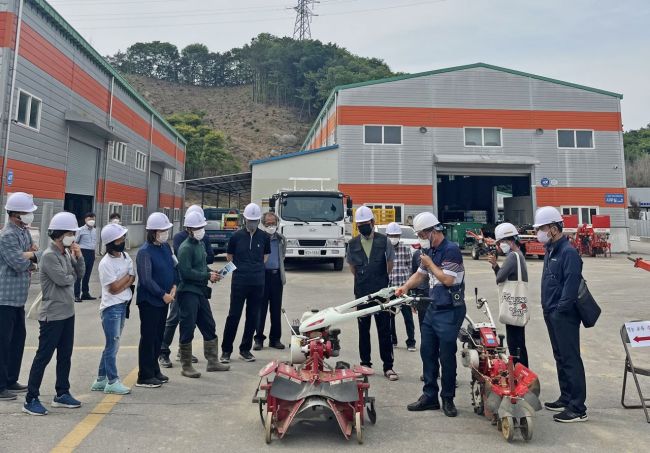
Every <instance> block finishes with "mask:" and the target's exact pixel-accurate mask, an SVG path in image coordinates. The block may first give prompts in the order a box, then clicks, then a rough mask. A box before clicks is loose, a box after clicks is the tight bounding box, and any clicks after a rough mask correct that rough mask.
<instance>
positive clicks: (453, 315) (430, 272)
mask: <svg viewBox="0 0 650 453" xmlns="http://www.w3.org/2000/svg"><path fill="white" fill-rule="evenodd" d="M5 209H6V211H7V218H8V222H7V224H6V225H5V227H4V228H3V230H2V232H0V401H1V400H15V399H16V398H17V394H19V393H26V396H25V403H24V405H23V411H24V412H26V413H28V414H31V415H46V414H47V413H48V411H47V409H46V408H45V406H43V404H42V403H41V402H40V400H39V396H40V393H39V390H40V386H41V382H42V379H43V375H44V372H45V368H46V367H47V365H48V364H49V362H50V360H51V359H52V356H53V355H54V352H55V351H56V353H57V364H56V384H55V390H56V396H55V397H54V398H53V401H52V407H63V408H78V407H80V406H81V402H80V401H79V400H77V399H76V398H74V397H73V396H72V394H71V393H70V382H69V374H70V366H71V356H72V350H73V341H74V327H75V309H74V304H75V302H79V301H80V300H94V298H93V297H92V296H91V294H90V291H89V288H88V278H89V275H90V272H91V271H92V265H93V261H94V258H95V252H94V251H95V247H96V240H97V239H96V235H97V233H96V232H95V225H94V219H95V216H94V215H93V214H88V215H86V216H85V219H84V221H85V224H84V226H82V227H81V228H79V227H78V222H77V219H76V217H75V216H74V214H72V213H69V212H60V213H58V214H56V215H54V216H53V217H52V219H51V221H50V224H49V228H48V236H49V239H50V244H49V246H48V247H47V249H46V250H44V251H39V250H38V247H37V246H36V244H34V243H33V241H32V238H31V235H30V233H29V229H28V225H30V224H31V223H32V222H33V220H34V212H35V211H36V209H37V207H36V206H35V205H34V202H33V198H32V196H31V195H29V194H26V193H21V192H19V193H14V194H12V195H11V196H10V197H9V198H8V200H7V204H6V206H5ZM243 216H244V219H245V225H244V228H242V229H240V230H238V231H237V232H236V233H235V234H234V235H233V236H232V238H231V239H230V241H229V244H228V250H227V261H228V262H231V263H232V264H233V265H234V268H235V270H234V273H233V275H232V281H231V291H230V307H229V311H228V315H227V318H226V322H225V327H224V334H223V338H222V342H221V345H220V347H221V355H220V356H219V343H218V337H217V333H216V322H215V319H214V316H213V314H212V309H211V307H210V303H209V301H210V298H211V295H212V286H211V285H212V284H215V283H216V282H218V281H220V280H221V279H222V278H223V276H224V275H225V274H224V273H222V272H216V271H214V270H212V269H211V268H210V267H209V264H211V263H212V262H213V261H214V255H213V253H212V249H211V246H210V243H209V241H208V240H207V238H206V234H205V226H206V225H207V222H206V219H205V216H204V213H203V210H202V209H201V207H199V206H196V205H195V206H192V207H190V208H188V210H187V211H186V213H185V217H184V220H183V227H184V229H183V230H182V231H180V232H178V233H177V234H176V235H175V236H174V238H173V241H172V243H173V247H172V246H170V245H169V240H170V238H169V231H170V229H171V228H172V226H173V225H172V223H171V222H170V221H169V219H168V218H167V216H166V215H164V214H162V213H158V212H156V213H153V214H151V215H150V216H149V217H148V219H147V222H146V226H145V229H146V241H145V243H144V245H143V246H142V247H141V248H140V249H139V251H138V253H137V256H136V260H135V264H134V263H133V261H132V259H131V257H130V256H129V255H128V254H127V253H126V252H125V244H126V236H127V233H128V230H127V229H126V228H124V227H123V226H122V225H121V222H120V218H119V215H117V216H112V218H111V222H110V223H109V224H108V225H106V226H105V227H104V228H103V229H102V230H101V233H100V237H101V240H102V243H103V244H104V245H105V248H106V253H105V255H104V256H103V258H102V259H101V262H100V263H99V266H98V272H99V281H100V284H101V288H102V290H101V291H102V294H101V302H100V304H99V311H100V320H101V326H102V329H103V331H104V335H105V347H104V350H103V352H102V355H101V357H100V361H99V366H98V370H97V377H96V379H95V381H94V382H93V383H92V385H91V390H93V391H101V392H104V393H107V394H120V395H123V394H128V393H130V392H131V389H130V388H128V387H127V386H126V385H124V384H123V382H122V381H121V379H120V375H119V372H118V369H117V360H116V358H117V353H118V350H119V345H120V337H121V335H122V331H123V329H124V326H125V323H126V319H127V318H128V317H129V312H130V305H131V301H132V299H133V298H134V296H135V299H136V304H137V306H138V309H139V315H140V343H139V347H138V365H139V370H138V377H137V381H136V386H138V387H146V388H156V387H161V386H162V385H163V384H165V383H166V382H168V381H169V378H168V377H167V376H165V375H164V374H163V373H162V372H161V367H162V368H171V367H172V366H173V365H172V360H171V357H170V355H171V350H170V344H171V342H172V341H173V337H174V334H175V331H176V328H179V330H180V333H179V351H178V355H177V358H178V359H179V360H180V363H181V374H182V375H183V376H185V377H188V378H199V377H200V376H201V373H200V372H199V371H197V370H196V369H195V368H194V366H193V365H194V364H195V363H197V362H198V359H197V358H196V357H195V356H194V355H193V354H192V352H193V350H192V343H193V339H194V332H195V330H196V328H197V327H198V329H199V331H200V332H201V335H202V337H203V352H204V356H205V359H206V361H207V366H206V371H208V372H213V371H228V370H229V369H230V365H229V363H230V361H231V355H232V352H233V343H234V340H235V336H236V333H237V329H238V326H239V323H240V320H241V316H242V314H243V313H244V308H245V313H246V320H245V325H244V332H243V335H242V340H241V342H240V344H239V357H240V358H241V359H242V360H244V361H249V362H251V361H254V360H255V357H254V356H253V354H252V352H251V350H255V351H259V350H261V349H262V348H263V347H264V342H265V340H266V336H265V335H264V332H265V323H266V318H267V314H268V313H269V312H270V319H271V329H270V333H269V342H268V345H269V347H271V348H276V349H284V348H285V346H284V344H282V342H281V332H282V329H281V310H282V308H281V307H282V294H283V286H284V284H285V283H286V276H285V271H284V256H285V251H286V239H285V238H284V237H283V236H282V235H281V234H280V232H279V231H278V217H277V216H276V215H275V214H274V213H273V212H267V213H264V214H262V212H261V209H260V207H259V206H257V205H255V204H253V203H251V204H249V205H248V206H247V207H246V209H245V210H244V213H243ZM355 221H356V225H357V228H358V231H359V235H358V236H357V237H355V238H354V239H352V240H351V241H350V243H349V247H348V254H347V261H348V264H349V266H350V270H351V272H352V274H353V275H354V294H355V297H357V298H360V297H363V296H365V295H368V294H371V293H373V292H376V291H378V290H380V289H383V288H386V287H388V286H396V287H398V289H397V290H396V294H397V295H398V296H399V295H403V294H413V295H417V296H426V298H424V300H426V302H425V301H422V302H419V304H418V306H417V315H418V323H419V325H420V333H421V345H420V355H421V358H422V367H423V373H422V376H421V379H422V380H423V382H424V386H423V390H422V395H421V396H420V397H419V399H418V400H417V401H416V402H414V403H412V404H409V405H408V410H409V411H424V410H436V409H440V408H442V409H443V411H444V413H445V415H447V416H449V417H455V416H456V415H457V409H456V407H455V405H454V397H455V389H456V352H457V343H456V341H457V340H456V339H457V335H458V332H459V329H460V327H461V323H462V322H463V320H464V318H465V314H466V306H465V268H464V265H463V257H462V254H461V252H460V249H459V247H458V245H457V244H455V243H453V242H451V241H449V240H448V239H447V238H446V237H445V234H444V231H445V228H444V225H443V224H442V223H440V222H439V221H438V219H437V218H436V216H435V215H434V214H432V213H430V212H423V213H420V214H418V215H417V216H416V217H415V218H414V219H413V227H414V229H415V231H416V233H417V235H418V238H419V244H420V247H419V250H416V251H412V250H411V248H410V247H409V246H406V245H404V244H402V243H401V242H400V239H401V229H400V226H399V225H398V224H395V223H393V224H391V225H388V227H387V229H386V235H383V234H381V233H379V232H377V231H375V219H374V216H373V213H372V210H370V209H369V208H367V207H365V206H362V207H360V208H359V209H357V211H356V213H355ZM562 227H563V225H562V216H561V215H560V213H559V212H558V211H557V210H556V209H555V208H553V207H543V208H540V209H539V210H538V211H537V213H536V218H535V228H536V230H537V236H538V240H539V241H540V242H542V243H544V244H545V245H546V250H547V253H546V256H545V260H544V271H543V275H542V307H543V311H544V319H545V321H546V325H547V327H548V332H549V337H550V341H551V346H552V349H553V354H554V356H555V360H556V364H557V372H558V380H559V384H560V390H561V394H560V397H559V398H558V399H557V400H556V401H554V402H549V403H546V404H545V406H546V408H547V409H549V410H553V411H557V412H558V414H557V415H555V420H556V421H558V422H576V421H585V420H587V414H586V407H585V404H584V403H585V399H586V384H585V376H584V367H583V365H582V360H581V358H580V343H579V328H580V317H579V314H578V312H577V308H576V302H577V297H578V286H579V282H580V278H581V272H582V262H581V260H580V257H579V256H578V254H577V252H576V251H575V249H573V248H572V247H570V244H568V241H567V239H566V237H565V236H564V235H563V233H562ZM495 233H496V239H497V246H498V248H499V250H500V251H501V253H502V254H504V255H505V256H506V258H505V260H504V262H503V264H502V265H499V264H498V263H497V257H496V255H493V256H491V257H490V259H489V263H490V265H491V266H492V268H493V270H494V272H495V274H496V283H497V284H499V285H503V284H504V282H506V281H512V280H523V281H527V280H528V273H527V269H526V265H525V259H524V256H523V254H522V253H521V249H520V244H519V240H518V232H517V229H516V228H515V227H514V226H513V225H511V224H501V225H499V226H498V227H497V229H496V231H495ZM91 248H92V251H93V252H92V257H91V256H90V255H91V254H90V253H88V252H87V250H90V249H91ZM37 269H38V270H39V275H40V280H41V290H42V298H41V302H40V306H39V307H38V320H39V339H38V349H37V351H36V355H35V357H34V360H33V363H32V367H31V370H30V373H29V380H28V383H27V385H23V384H20V383H19V382H18V377H19V373H20V367H21V362H22V356H23V351H24V346H25V337H26V329H25V304H26V302H27V295H28V290H29V285H30V281H31V276H32V274H33V273H34V272H35V271H36V270H37ZM136 288H137V289H136ZM359 308H360V309H362V308H366V307H365V306H361V307H359ZM32 309H33V308H32ZM402 314H403V316H404V320H405V324H406V331H407V340H406V346H407V348H408V350H409V351H415V350H416V340H415V328H414V320H413V313H412V312H411V309H410V308H404V309H402ZM373 318H374V320H375V324H376V328H377V334H378V339H379V345H380V357H381V360H382V365H383V373H384V376H385V377H386V378H387V379H388V380H390V381H396V380H398V379H399V376H398V374H397V373H396V372H395V370H394V356H393V347H394V345H396V344H397V338H396V335H395V319H394V316H391V314H389V313H388V312H385V311H382V312H379V313H376V314H375V315H373V316H372V317H364V318H359V320H358V327H359V355H360V361H361V364H362V365H365V366H368V367H372V361H371V341H370V327H371V322H372V319H373ZM506 333H507V342H508V347H509V350H510V353H511V354H512V355H513V356H516V360H518V361H520V362H521V363H522V364H524V365H525V366H527V365H528V354H527V350H526V343H525V328H524V327H523V326H510V325H507V326H506ZM439 377H440V384H439V383H438V378H439ZM440 400H442V405H441V404H440Z"/></svg>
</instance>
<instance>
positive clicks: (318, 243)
mask: <svg viewBox="0 0 650 453" xmlns="http://www.w3.org/2000/svg"><path fill="white" fill-rule="evenodd" d="M298 243H299V244H300V246H301V247H325V241H323V240H320V239H303V240H300V241H298Z"/></svg>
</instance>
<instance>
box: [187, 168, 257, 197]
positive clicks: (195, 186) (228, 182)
mask: <svg viewBox="0 0 650 453" xmlns="http://www.w3.org/2000/svg"><path fill="white" fill-rule="evenodd" d="M251 181H252V173H251V172H250V171H248V172H243V173H233V174H231V175H218V176H208V177H205V178H196V179H186V180H185V181H179V183H181V184H185V189H187V190H195V191H197V192H210V193H217V192H218V193H224V194H225V193H227V194H230V195H246V194H249V193H250V191H251Z"/></svg>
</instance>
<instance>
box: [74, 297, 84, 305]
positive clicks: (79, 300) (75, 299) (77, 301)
mask: <svg viewBox="0 0 650 453" xmlns="http://www.w3.org/2000/svg"><path fill="white" fill-rule="evenodd" d="M74 301H75V302H76V303H78V304H80V303H81V302H83V300H81V297H75V298H74Z"/></svg>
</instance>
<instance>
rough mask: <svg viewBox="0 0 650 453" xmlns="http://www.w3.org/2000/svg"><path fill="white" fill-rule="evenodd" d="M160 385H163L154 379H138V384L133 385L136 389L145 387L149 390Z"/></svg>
mask: <svg viewBox="0 0 650 453" xmlns="http://www.w3.org/2000/svg"><path fill="white" fill-rule="evenodd" d="M162 385H163V383H162V382H161V381H160V380H158V379H157V378H155V377H153V378H149V379H138V382H136V384H135V386H136V387H145V388H150V389H154V388H158V387H161V386H162Z"/></svg>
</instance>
